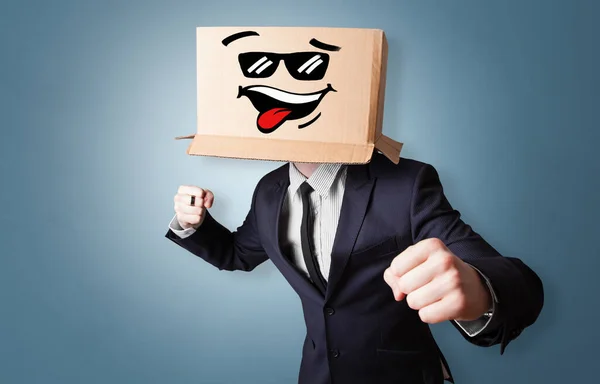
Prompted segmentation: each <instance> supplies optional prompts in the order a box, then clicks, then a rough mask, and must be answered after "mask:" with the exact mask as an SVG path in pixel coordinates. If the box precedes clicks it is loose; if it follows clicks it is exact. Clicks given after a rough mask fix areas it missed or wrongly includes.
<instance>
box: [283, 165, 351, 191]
mask: <svg viewBox="0 0 600 384" xmlns="http://www.w3.org/2000/svg"><path fill="white" fill-rule="evenodd" d="M342 166H343V165H342V164H332V163H327V164H319V167H318V168H317V169H315V171H314V172H313V174H312V175H311V176H310V177H309V178H308V179H307V178H306V176H304V175H303V174H302V173H301V172H300V171H299V170H298V169H297V168H296V166H295V165H294V164H293V163H290V167H289V168H290V192H291V193H292V194H295V193H296V192H297V191H298V188H300V185H302V183H304V182H305V181H307V180H308V181H307V182H308V184H309V185H310V186H311V187H312V188H313V189H314V190H315V191H316V192H317V193H319V195H321V196H322V197H324V196H327V195H328V194H329V191H330V190H331V186H332V185H333V183H334V182H335V180H336V179H337V177H338V175H339V174H340V172H339V171H340V169H341V168H342Z"/></svg>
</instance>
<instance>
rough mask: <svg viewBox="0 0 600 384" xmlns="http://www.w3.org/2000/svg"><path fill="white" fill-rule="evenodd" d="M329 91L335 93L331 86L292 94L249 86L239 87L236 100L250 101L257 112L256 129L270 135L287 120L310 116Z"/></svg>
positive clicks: (260, 86) (259, 86)
mask: <svg viewBox="0 0 600 384" xmlns="http://www.w3.org/2000/svg"><path fill="white" fill-rule="evenodd" d="M330 91H333V92H335V89H333V87H332V86H331V84H327V87H326V88H325V89H323V90H321V91H317V92H313V93H292V92H287V91H284V90H281V89H277V88H273V87H268V86H265V85H251V86H247V87H243V88H242V87H241V86H240V87H239V91H238V96H237V98H238V99H239V98H240V97H242V96H246V97H247V98H248V99H249V100H250V102H251V103H252V105H253V106H254V108H256V110H257V111H258V112H259V113H258V118H257V119H256V127H257V128H258V130H259V131H261V132H262V133H271V132H274V131H275V130H276V129H277V128H279V127H280V126H281V125H282V124H283V123H285V122H286V121H287V120H298V119H302V118H303V117H306V116H308V115H310V114H311V113H312V112H313V111H314V110H315V109H316V108H317V106H318V105H319V103H320V102H321V100H323V97H324V96H325V95H326V94H327V93H329V92H330ZM319 116H321V114H320V113H319V114H318V115H317V116H316V117H315V118H314V119H312V120H311V121H309V122H308V123H305V124H302V125H300V126H298V128H305V127H307V126H308V125H310V124H312V123H314V122H315V121H316V120H317V119H318V118H319Z"/></svg>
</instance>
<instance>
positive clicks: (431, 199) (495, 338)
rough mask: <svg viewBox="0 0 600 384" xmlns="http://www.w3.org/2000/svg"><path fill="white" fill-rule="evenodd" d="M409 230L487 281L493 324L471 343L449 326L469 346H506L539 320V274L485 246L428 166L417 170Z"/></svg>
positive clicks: (541, 293)
mask: <svg viewBox="0 0 600 384" xmlns="http://www.w3.org/2000/svg"><path fill="white" fill-rule="evenodd" d="M411 230H412V234H413V241H414V242H415V243H416V242H418V241H421V240H423V239H427V238H438V239H440V240H442V241H443V242H444V244H446V246H447V247H448V248H449V249H450V250H451V251H452V252H453V253H454V254H455V255H456V256H458V257H460V258H461V259H462V260H463V261H465V262H466V263H468V264H470V265H471V266H473V267H475V268H476V269H477V270H479V271H480V272H481V273H482V274H483V275H485V276H486V278H487V279H489V282H490V284H491V286H492V288H493V292H494V294H495V296H496V300H497V301H495V310H494V316H493V318H492V321H491V323H490V324H488V326H487V327H486V329H485V330H484V331H483V332H481V333H480V334H478V335H477V336H475V337H470V336H468V335H467V334H466V333H465V332H464V330H463V329H461V328H460V327H459V326H458V325H457V324H455V323H454V322H452V324H453V325H454V326H455V327H456V328H457V329H458V330H459V332H460V333H461V334H462V335H463V337H464V338H465V339H466V340H468V341H469V342H471V343H473V344H475V345H479V346H484V347H489V346H493V345H496V344H500V353H501V354H503V353H504V350H505V348H506V346H507V345H508V344H509V343H510V342H511V341H512V340H514V339H516V338H517V337H518V336H519V334H520V333H521V332H522V331H523V330H524V329H525V328H526V327H528V326H530V325H532V324H533V323H534V322H535V321H536V319H537V318H538V316H539V314H540V312H541V310H542V306H543V302H544V292H543V285H542V282H541V280H540V278H539V277H538V276H537V274H536V273H535V272H534V271H533V270H532V269H530V268H529V267H528V266H527V265H525V263H523V262H522V261H521V260H520V259H518V258H514V257H505V256H503V255H501V254H500V253H499V252H498V251H497V250H495V249H494V248H493V247H492V246H491V245H490V244H488V243H487V242H486V241H485V240H484V239H483V238H482V237H481V236H480V235H479V234H477V233H476V232H475V231H474V230H473V229H472V228H471V227H470V226H469V225H467V224H465V223H464V222H463V221H462V219H461V215H460V213H459V212H458V211H457V210H455V209H453V208H452V206H451V205H450V203H449V202H448V200H447V198H446V197H445V195H444V191H443V188H442V185H441V182H440V179H439V175H438V173H437V171H436V170H435V169H434V168H433V167H432V166H431V165H428V164H424V165H423V167H422V168H421V169H420V171H419V173H418V175H417V177H416V179H415V184H414V187H413V191H412V201H411Z"/></svg>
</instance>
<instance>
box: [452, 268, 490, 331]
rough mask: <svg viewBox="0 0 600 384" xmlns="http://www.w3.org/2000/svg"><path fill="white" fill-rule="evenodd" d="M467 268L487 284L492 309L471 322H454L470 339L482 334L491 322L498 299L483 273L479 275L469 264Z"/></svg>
mask: <svg viewBox="0 0 600 384" xmlns="http://www.w3.org/2000/svg"><path fill="white" fill-rule="evenodd" d="M469 266H470V267H471V268H473V269H474V270H476V271H477V272H478V273H479V275H480V276H481V278H482V279H483V280H484V281H485V283H486V284H487V287H488V289H489V291H490V294H491V295H492V307H491V308H490V310H489V311H488V312H486V313H485V314H484V315H483V316H481V317H480V318H479V319H475V320H471V321H458V320H455V321H454V322H455V323H456V324H457V325H458V326H459V327H460V328H461V329H462V330H463V331H464V332H465V333H466V334H467V335H469V336H470V337H475V336H477V335H479V334H480V333H481V332H483V331H484V330H485V329H486V328H487V326H488V325H489V324H490V322H491V321H492V318H493V317H494V312H495V310H496V303H497V302H498V297H497V296H496V292H494V288H493V287H492V283H490V280H489V279H488V278H487V276H485V275H484V274H483V273H481V271H480V270H479V269H477V268H475V267H473V266H472V265H470V264H469Z"/></svg>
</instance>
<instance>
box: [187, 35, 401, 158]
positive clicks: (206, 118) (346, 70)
mask: <svg viewBox="0 0 600 384" xmlns="http://www.w3.org/2000/svg"><path fill="white" fill-rule="evenodd" d="M386 64H387V41H386V38H385V34H384V32H383V31H381V30H375V29H358V28H316V27H256V28H253V27H200V28H197V81H198V88H197V91H198V95H197V101H198V112H197V113H198V122H197V123H198V126H197V133H196V134H195V135H190V136H182V137H178V139H186V138H187V139H190V138H193V141H192V143H191V144H190V146H189V148H188V150H187V153H188V154H190V155H202V156H219V157H231V158H242V159H259V160H276V161H291V162H307V163H346V164H360V163H367V162H369V161H370V160H371V156H372V154H373V149H374V148H375V149H376V150H378V151H380V152H382V153H383V154H384V155H385V156H387V157H388V158H389V159H390V160H391V161H393V162H394V163H398V161H399V157H400V150H401V149H402V143H399V142H396V141H394V140H392V139H390V138H388V137H386V136H384V135H383V134H382V122H383V105H384V96H385V74H386Z"/></svg>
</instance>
